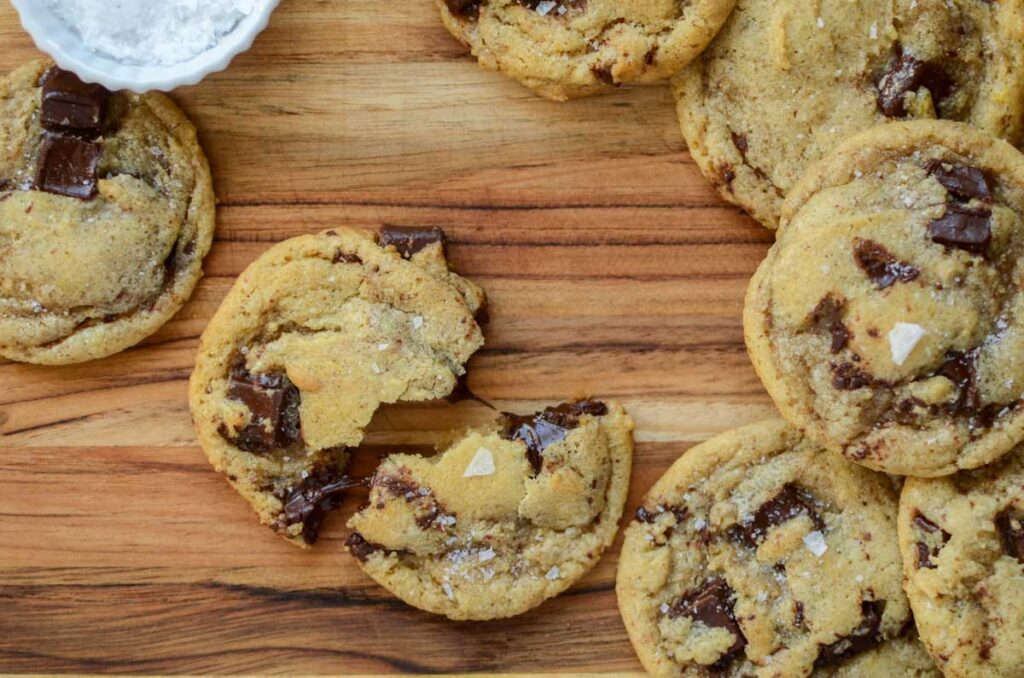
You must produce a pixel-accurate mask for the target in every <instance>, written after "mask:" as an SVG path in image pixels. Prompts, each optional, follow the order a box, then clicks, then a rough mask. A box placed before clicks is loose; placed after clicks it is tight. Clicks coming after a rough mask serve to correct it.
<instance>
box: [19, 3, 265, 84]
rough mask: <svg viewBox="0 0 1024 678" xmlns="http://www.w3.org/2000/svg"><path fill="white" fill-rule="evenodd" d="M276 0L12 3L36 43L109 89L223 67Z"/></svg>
mask: <svg viewBox="0 0 1024 678" xmlns="http://www.w3.org/2000/svg"><path fill="white" fill-rule="evenodd" d="M278 2H279V0H11V4H13V5H14V7H15V9H17V10H18V14H19V15H20V16H21V23H22V26H24V27H25V30H26V31H28V33H29V35H31V36H32V39H33V40H35V43H36V46H37V47H38V48H39V49H41V50H42V51H44V52H46V53H47V54H49V55H50V56H52V57H53V59H54V61H56V62H57V64H58V65H59V66H60V67H61V68H63V69H65V70H69V71H73V72H74V73H76V74H77V75H78V77H80V78H82V79H83V80H85V81H87V82H98V83H99V84H101V85H103V86H104V87H106V88H107V89H110V90H120V89H130V90H133V91H136V92H146V91H149V90H161V91H169V90H172V89H174V88H176V87H180V86H182V85H194V84H195V83H197V82H199V81H200V80H202V79H203V78H205V77H206V76H207V75H209V74H210V73H214V72H216V71H220V70H223V69H225V68H227V66H228V64H229V63H231V60H232V59H234V58H235V57H236V56H237V55H238V54H241V53H242V52H244V51H246V50H247V49H249V47H251V46H252V43H253V41H254V40H255V39H256V36H257V35H259V33H260V32H261V31H262V30H263V29H264V28H266V27H267V23H268V22H269V21H270V14H271V13H272V12H273V11H274V8H275V7H277V4H278Z"/></svg>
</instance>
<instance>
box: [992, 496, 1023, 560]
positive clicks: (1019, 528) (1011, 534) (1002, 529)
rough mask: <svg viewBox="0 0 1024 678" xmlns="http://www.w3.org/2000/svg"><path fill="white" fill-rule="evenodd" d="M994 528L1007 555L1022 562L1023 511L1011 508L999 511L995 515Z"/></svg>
mask: <svg viewBox="0 0 1024 678" xmlns="http://www.w3.org/2000/svg"><path fill="white" fill-rule="evenodd" d="M996 529H998V530H999V536H1000V537H1001V538H1002V541H1003V550H1005V551H1006V553H1007V555H1009V556H1012V557H1013V558H1016V559H1017V560H1019V561H1020V562H1021V563H1024V512H1015V511H1014V510H1013V509H1012V508H1007V509H1006V510H1004V511H1002V512H1000V513H999V515H997V516H996Z"/></svg>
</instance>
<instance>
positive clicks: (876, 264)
mask: <svg viewBox="0 0 1024 678" xmlns="http://www.w3.org/2000/svg"><path fill="white" fill-rule="evenodd" d="M853 258H854V260H855V261H856V262H857V265H858V266H860V268H861V270H863V271H864V273H866V274H867V276H868V277H869V278H871V282H873V283H875V286H876V287H877V288H878V289H880V290H884V289H885V288H886V287H890V286H891V285H894V284H896V283H897V282H904V283H908V282H913V281H914V280H917V277H918V276H919V275H921V269H919V268H917V267H916V266H914V265H912V264H908V263H907V262H905V261H900V260H899V259H897V258H896V256H895V255H893V253H892V252H890V251H889V250H887V249H886V248H885V247H883V246H882V245H880V244H878V243H877V242H875V241H874V240H860V239H858V240H857V241H856V242H855V243H854V246H853Z"/></svg>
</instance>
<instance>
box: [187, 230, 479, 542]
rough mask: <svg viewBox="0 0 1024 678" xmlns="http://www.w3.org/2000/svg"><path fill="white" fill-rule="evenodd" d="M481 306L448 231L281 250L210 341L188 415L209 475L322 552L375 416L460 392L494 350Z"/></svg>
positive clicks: (238, 294) (235, 293)
mask: <svg viewBox="0 0 1024 678" xmlns="http://www.w3.org/2000/svg"><path fill="white" fill-rule="evenodd" d="M483 303H484V296H483V293H482V291H481V290H480V289H479V288H478V287H477V286H476V285H474V284H473V283H471V282H469V281H468V280H465V279H464V278H460V277H459V276H457V275H455V274H454V273H452V272H450V271H449V270H448V266H447V262H446V259H445V254H444V238H443V233H442V232H441V231H440V230H439V229H427V230H423V229H385V230H384V231H382V232H381V233H379V234H376V235H374V234H372V233H369V232H361V231H356V230H347V229H335V230H330V231H325V232H323V233H319V234H316V235H307V236H301V237H297V238H292V239H291V240H287V241H285V242H283V243H280V244H278V245H275V246H274V247H272V248H271V249H270V250H268V251H267V252H266V253H265V254H264V255H263V256H261V257H260V258H259V259H257V260H256V261H255V262H254V263H253V264H252V265H250V266H249V267H248V268H247V269H246V270H245V272H244V273H243V274H242V275H241V277H239V279H238V281H237V282H236V283H235V286H234V287H233V288H232V289H231V291H230V292H229V293H228V295H227V298H226V299H225V300H224V302H223V304H222V305H221V307H220V309H218V311H217V313H216V314H215V315H214V317H213V319H212V320H211V321H210V324H209V326H208V327H207V329H206V331H205V332H204V333H203V337H202V341H201V344H200V349H199V354H198V356H197V359H196V367H195V371H194V372H193V374H192V379H191V384H190V404H191V408H192V417H193V420H194V423H195V427H196V431H197V433H198V436H199V441H200V443H201V444H202V446H203V449H204V450H205V451H206V454H207V456H208V457H209V459H210V462H211V463H212V464H213V466H214V467H215V468H216V469H217V470H218V471H220V472H221V473H223V474H224V475H225V476H226V477H227V478H228V480H229V482H230V483H231V485H232V486H233V487H234V488H235V489H236V490H237V491H238V492H239V493H240V494H241V495H242V496H243V497H245V498H246V499H247V500H248V501H249V503H250V504H252V506H253V508H254V509H255V510H256V512H257V514H258V515H259V517H260V520H261V521H262V522H263V523H265V524H267V525H269V526H271V527H272V528H274V529H275V530H277V531H278V532H280V533H281V534H282V535H283V536H284V537H285V538H287V539H289V540H291V541H292V542H293V543H295V544H297V545H299V546H307V545H309V544H312V543H314V542H315V541H316V538H317V531H318V529H319V526H320V523H321V521H322V520H323V518H324V515H325V514H326V513H327V512H328V511H330V510H331V509H333V508H336V507H337V505H338V504H339V502H340V499H341V496H342V495H343V493H344V491H345V490H346V489H347V488H348V487H349V486H350V483H349V481H348V479H347V478H345V476H344V471H345V467H346V464H347V461H348V450H349V449H350V448H353V447H356V446H358V445H359V444H360V442H361V441H362V440H363V435H364V429H365V428H366V426H367V425H368V424H369V423H370V420H371V418H372V417H373V415H374V413H375V412H376V411H377V409H378V408H379V407H380V406H381V405H385V404H389V403H397V402H414V401H427V400H437V399H441V398H445V397H447V396H448V395H449V394H451V393H452V391H453V390H454V389H455V388H456V386H457V385H458V384H459V381H460V378H461V377H462V376H463V375H464V374H465V368H464V365H465V363H466V361H467V360H468V359H469V357H470V356H471V355H472V354H473V353H474V352H475V351H476V350H477V349H479V348H480V347H481V346H482V345H483V342H484V339H483V335H482V333H481V330H480V327H479V325H478V324H477V322H476V320H475V315H476V314H477V313H478V312H479V311H480V310H481V308H482V305H483Z"/></svg>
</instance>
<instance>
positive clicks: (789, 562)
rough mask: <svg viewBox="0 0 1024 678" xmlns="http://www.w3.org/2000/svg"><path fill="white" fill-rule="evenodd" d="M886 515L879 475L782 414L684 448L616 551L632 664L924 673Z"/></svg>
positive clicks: (695, 672) (776, 672)
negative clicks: (823, 445)
mask: <svg viewBox="0 0 1024 678" xmlns="http://www.w3.org/2000/svg"><path fill="white" fill-rule="evenodd" d="M895 512H896V497H895V496H894V494H893V490H892V487H891V485H890V484H889V482H888V480H887V479H886V478H884V477H883V476H880V475H876V474H873V473H871V472H870V471H868V470H866V469H863V468H860V467H858V466H856V465H854V464H850V463H849V462H847V461H846V460H845V459H843V458H842V457H841V456H839V455H837V454H835V453H831V452H827V451H825V450H823V449H822V448H821V447H819V446H818V445H815V444H814V443H812V442H810V441H809V440H806V439H805V438H803V437H802V436H801V435H800V434H799V432H797V431H796V430H795V429H792V428H790V427H789V426H788V425H787V424H786V423H785V422H783V421H767V422H761V423H759V424H754V425H752V426H747V427H744V428H741V429H736V430H734V431H730V432H728V433H725V434H722V435H720V436H718V437H717V438H714V439H712V440H710V441H708V442H706V443H704V444H702V445H699V446H697V447H696V448H694V449H692V450H690V451H689V452H687V453H686V454H684V455H683V457H682V458H681V459H679V460H678V461H677V462H676V463H675V464H674V465H673V466H672V468H671V469H669V471H668V472H667V473H666V474H665V475H664V476H663V477H662V478H661V480H659V481H658V482H657V484H655V486H654V487H653V488H652V489H651V491H650V492H649V493H648V494H647V497H646V498H645V499H644V502H643V504H642V506H641V507H640V508H639V509H638V510H637V512H636V517H635V519H634V520H633V522H632V523H631V524H630V526H629V527H628V528H627V530H626V538H625V543H624V545H623V547H622V556H621V558H620V561H619V572H618V584H617V587H616V590H617V594H618V600H619V609H620V610H621V612H622V616H623V619H624V621H625V623H626V629H627V630H628V631H629V636H630V639H631V640H632V642H633V647H634V648H635V649H636V651H637V654H638V655H639V656H640V659H641V661H642V662H643V665H644V666H645V667H646V669H647V670H648V671H649V672H650V673H651V674H652V675H655V676H678V675H680V674H681V675H684V676H702V675H727V676H762V677H763V678H770V677H773V676H807V675H811V674H812V673H814V674H815V675H846V676H865V678H866V677H867V676H880V675H886V676H895V675H901V676H902V675H908V676H914V675H918V676H926V675H935V673H934V669H933V668H932V667H930V666H929V662H928V661H927V659H926V657H924V656H923V654H924V653H923V652H922V651H921V650H920V649H919V648H916V647H915V644H914V641H913V639H912V638H909V637H905V635H904V634H905V629H906V628H907V627H908V625H909V623H910V621H911V616H910V607H909V605H908V603H907V599H906V597H905V595H904V593H903V590H902V588H901V584H902V574H901V571H900V554H899V548H898V545H897V538H896V526H895V525H894V524H893V516H894V515H895ZM872 669H876V670H880V672H878V673H871V672H870V671H871V670H872Z"/></svg>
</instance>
